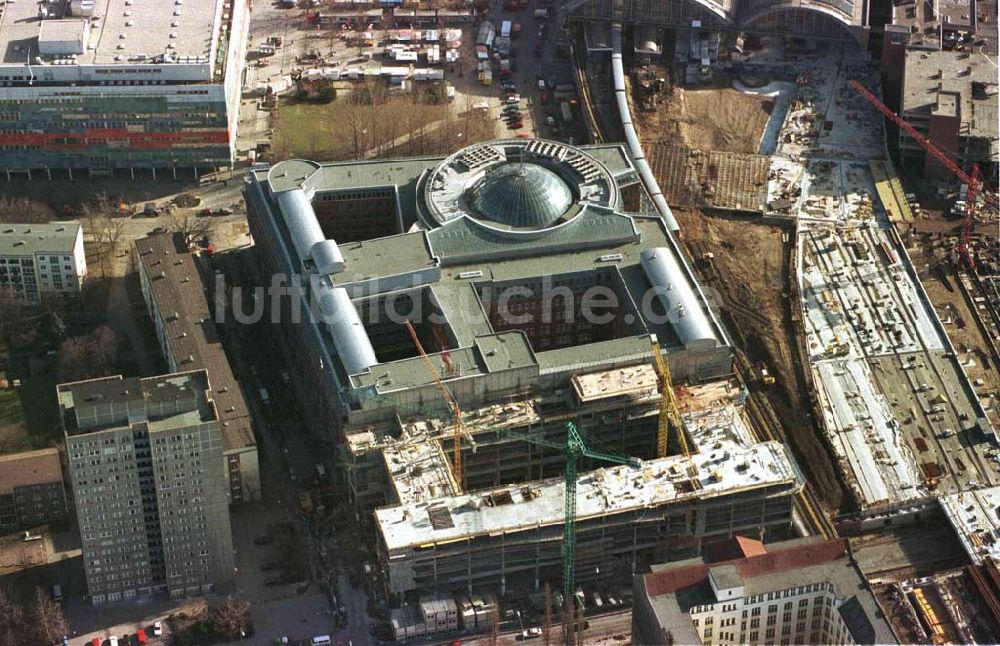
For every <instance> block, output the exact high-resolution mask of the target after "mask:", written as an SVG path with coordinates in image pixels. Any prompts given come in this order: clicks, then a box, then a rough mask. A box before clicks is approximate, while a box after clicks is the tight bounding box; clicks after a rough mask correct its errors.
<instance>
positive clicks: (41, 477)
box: [0, 448, 66, 534]
mask: <svg viewBox="0 0 1000 646" xmlns="http://www.w3.org/2000/svg"><path fill="white" fill-rule="evenodd" d="M65 518H66V490H65V487H64V486H63V476H62V466H61V464H60V461H59V450H58V449H55V448H51V449H40V450H38V451H26V452H24V453H11V454H9V455H0V534H7V533H9V532H14V531H17V530H20V529H28V528H30V527H35V526H37V525H44V524H46V523H52V522H56V521H60V520H63V519H65Z"/></svg>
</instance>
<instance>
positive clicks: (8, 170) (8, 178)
mask: <svg viewBox="0 0 1000 646" xmlns="http://www.w3.org/2000/svg"><path fill="white" fill-rule="evenodd" d="M7 181H8V182H9V181H10V169H7Z"/></svg>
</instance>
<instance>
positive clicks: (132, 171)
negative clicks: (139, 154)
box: [128, 166, 135, 182]
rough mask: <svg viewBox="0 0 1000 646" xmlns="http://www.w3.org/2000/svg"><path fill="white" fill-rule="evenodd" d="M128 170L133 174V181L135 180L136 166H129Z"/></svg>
mask: <svg viewBox="0 0 1000 646" xmlns="http://www.w3.org/2000/svg"><path fill="white" fill-rule="evenodd" d="M128 172H129V174H130V175H131V176H132V181H133V182H134V181H135V168H134V167H132V166H129V167H128Z"/></svg>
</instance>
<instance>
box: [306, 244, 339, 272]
mask: <svg viewBox="0 0 1000 646" xmlns="http://www.w3.org/2000/svg"><path fill="white" fill-rule="evenodd" d="M309 255H310V256H311V257H312V261H313V263H314V264H315V265H316V273H318V274H337V273H340V272H342V271H344V254H343V253H341V251H340V247H339V246H337V243H336V241H334V240H321V241H320V242H317V243H316V244H314V245H313V246H312V249H311V250H310V251H309Z"/></svg>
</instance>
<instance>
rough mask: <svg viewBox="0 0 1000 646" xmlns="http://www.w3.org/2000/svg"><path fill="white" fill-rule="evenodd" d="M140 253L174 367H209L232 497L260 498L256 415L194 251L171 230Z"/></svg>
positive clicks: (143, 244) (141, 243)
mask: <svg viewBox="0 0 1000 646" xmlns="http://www.w3.org/2000/svg"><path fill="white" fill-rule="evenodd" d="M135 252H136V255H137V259H138V262H137V263H136V265H137V266H138V268H139V285H140V287H141V289H142V295H143V298H144V299H145V300H146V307H147V309H148V311H149V316H150V318H152V320H153V327H154V328H155V329H156V336H157V339H159V341H160V349H161V350H162V352H163V356H164V358H165V359H166V361H167V365H168V366H169V367H170V370H171V372H181V371H189V370H199V369H204V370H206V371H207V372H208V378H209V381H210V382H211V383H212V398H213V399H214V401H215V403H216V411H217V412H218V415H219V424H220V430H221V432H222V443H223V459H224V460H225V468H226V474H227V477H228V480H229V500H230V502H231V503H233V504H239V503H243V502H250V501H252V500H259V499H260V496H261V485H260V464H259V461H258V455H257V441H256V439H255V436H254V430H253V419H252V417H251V415H250V411H249V409H248V408H247V403H246V400H245V399H244V397H243V388H242V387H241V386H240V384H239V382H238V381H237V380H236V377H235V376H234V375H233V370H232V367H231V366H230V364H229V359H228V358H227V356H226V351H225V348H223V346H222V340H221V339H220V338H219V330H218V328H217V327H216V324H215V319H214V318H213V313H212V311H211V306H210V305H209V302H208V296H207V295H206V292H207V288H206V286H205V283H204V280H203V279H202V274H201V272H200V271H199V268H198V266H197V263H196V259H195V256H194V255H193V254H192V253H191V251H190V250H189V249H188V246H187V244H186V243H185V241H184V239H183V236H180V235H170V234H155V235H151V236H148V237H146V238H140V239H139V240H136V242H135Z"/></svg>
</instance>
